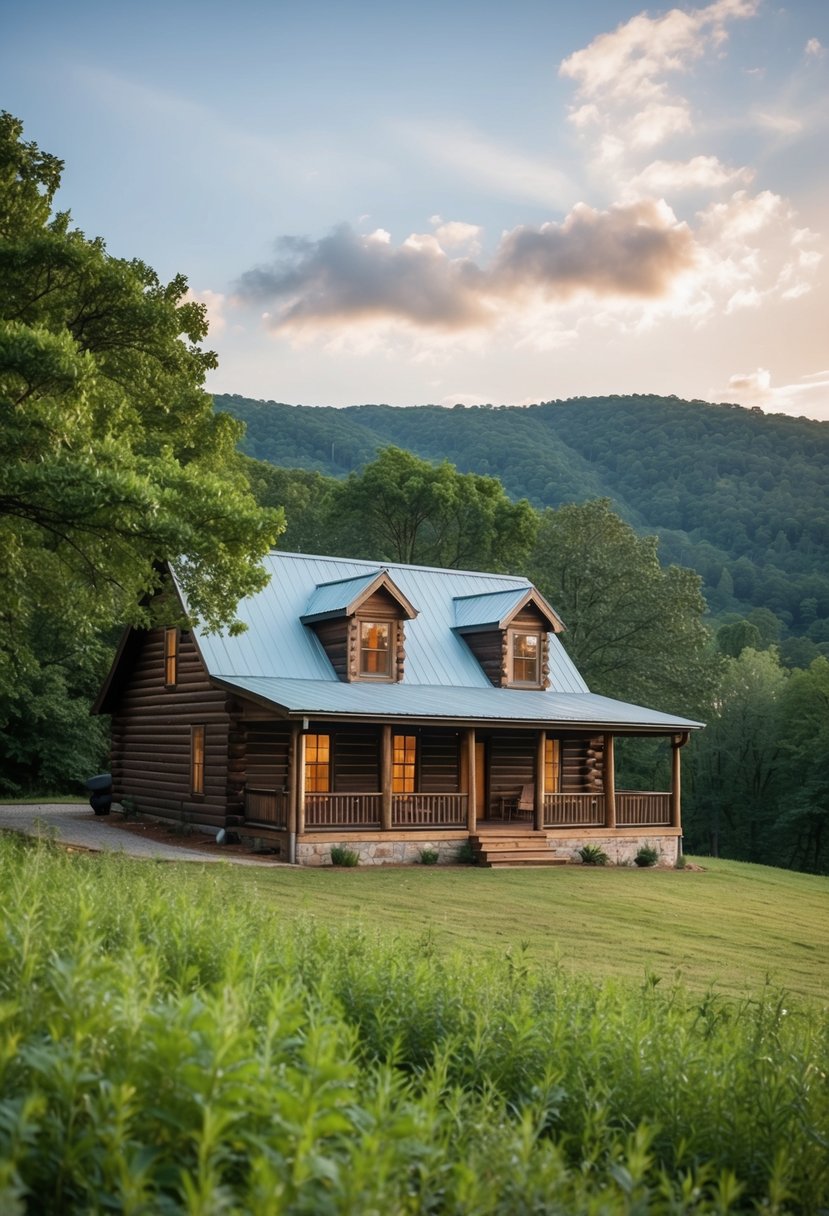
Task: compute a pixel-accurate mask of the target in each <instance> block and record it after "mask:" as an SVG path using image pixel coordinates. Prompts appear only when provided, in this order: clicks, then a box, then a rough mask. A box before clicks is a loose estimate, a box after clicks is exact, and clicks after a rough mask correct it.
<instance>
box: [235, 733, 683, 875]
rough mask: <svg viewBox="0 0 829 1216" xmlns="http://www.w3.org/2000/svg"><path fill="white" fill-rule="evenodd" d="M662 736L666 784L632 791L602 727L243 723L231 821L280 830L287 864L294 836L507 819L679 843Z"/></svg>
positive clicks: (367, 835)
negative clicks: (619, 776) (644, 833)
mask: <svg viewBox="0 0 829 1216" xmlns="http://www.w3.org/2000/svg"><path fill="white" fill-rule="evenodd" d="M666 737H667V738H668V740H669V742H670V750H671V773H672V777H671V788H670V789H669V790H657V791H652V790H637V791H631V790H620V789H617V788H616V773H615V768H616V765H615V758H614V757H615V737H614V735H613V734H612V733H609V732H602V733H601V734H597V733H592V734H588V733H586V732H577V731H572V730H570V731H567V730H555V731H553V730H547V729H536V730H526V729H525V730H516V729H510V728H504V729H497V728H493V727H487V728H485V729H481V728H480V727H473V726H467V727H462V728H459V729H453V728H449V727H435V726H433V725H427V724H423V725H412V724H410V723H383V724H376V723H375V724H370V723H359V724H349V725H343V724H341V723H333V722H324V721H313V720H309V719H305V720H303V721H301V722H298V723H294V724H292V725H288V724H284V723H273V722H255V721H250V722H247V723H244V724H243V726H242V727H241V730H240V736H239V739H238V742H237V748H236V754H237V773H236V780H237V783H238V812H239V816H238V817H239V820H241V821H242V822H243V823H244V824H245V826H246V827H248V828H251V829H252V828H255V827H259V828H261V829H263V830H269V831H270V832H281V833H284V834H285V835H286V838H287V843H288V844H289V848H288V850H287V851H288V852H289V853H290V855H291V859H292V860H293V859H294V858H295V855H296V842H297V841H301V840H303V839H314V840H321V841H324V840H325V839H327V838H330V839H341V840H360V839H381V840H382V839H384V838H385V839H391V837H392V836H395V837H399V838H401V839H408V838H411V839H418V838H420V837H424V838H425V837H426V836H428V837H430V838H437V837H440V836H445V837H446V839H453V840H463V839H465V838H469V837H471V836H474V835H476V834H477V833H479V832H481V831H486V830H487V829H488V828H489V827H499V826H502V825H503V824H504V823H505V822H509V823H510V825H511V826H513V827H514V828H515V829H516V830H520V829H521V828H525V829H526V830H532V831H536V832H544V833H546V834H547V835H548V836H550V837H554V836H557V835H562V836H566V837H571V836H572V835H573V833H576V834H580V835H584V836H585V838H589V837H591V836H598V835H602V834H612V833H620V834H624V835H629V834H630V833H631V831H632V830H635V829H643V830H646V829H654V830H657V831H661V832H665V833H669V834H670V835H672V836H677V835H679V833H680V830H681V828H680V824H681V772H680V768H681V766H680V751H681V748H682V746H683V744H684V743H685V742H686V740H687V734H685V733H683V734H671V735H668V736H666ZM522 796H523V797H522Z"/></svg>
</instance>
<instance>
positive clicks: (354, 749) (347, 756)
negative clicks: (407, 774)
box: [320, 726, 380, 794]
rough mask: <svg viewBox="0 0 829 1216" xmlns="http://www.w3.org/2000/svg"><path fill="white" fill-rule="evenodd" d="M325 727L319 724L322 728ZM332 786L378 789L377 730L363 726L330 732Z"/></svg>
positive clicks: (341, 789) (367, 790) (352, 790)
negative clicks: (332, 769)
mask: <svg viewBox="0 0 829 1216" xmlns="http://www.w3.org/2000/svg"><path fill="white" fill-rule="evenodd" d="M323 730H324V727H320V731H323ZM331 745H332V746H331V751H332V758H333V763H334V772H333V778H334V779H333V783H332V786H331V788H332V790H334V791H336V792H337V793H342V794H370V793H376V792H378V791H379V789H380V730H379V728H378V727H371V726H363V727H355V728H354V729H353V730H348V729H346V730H336V731H334V732H332V740H331Z"/></svg>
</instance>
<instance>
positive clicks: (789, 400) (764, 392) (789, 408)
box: [712, 367, 829, 420]
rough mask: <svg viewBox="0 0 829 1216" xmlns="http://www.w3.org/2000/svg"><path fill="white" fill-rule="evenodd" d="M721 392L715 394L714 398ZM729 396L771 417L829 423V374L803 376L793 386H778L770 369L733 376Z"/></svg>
mask: <svg viewBox="0 0 829 1216" xmlns="http://www.w3.org/2000/svg"><path fill="white" fill-rule="evenodd" d="M719 392H720V390H715V392H714V393H712V397H713V396H717V395H719ZM726 393H727V395H728V397H727V399H728V400H729V401H736V402H737V403H738V404H739V405H745V406H748V407H749V408H751V407H754V408H759V409H762V410H764V411H765V412H766V413H767V414H773V413H782V414H792V415H794V416H795V417H799V416H800V415H803V416H805V417H810V418H818V419H824V420H829V370H826V371H820V372H812V373H810V374H809V375H806V376H801V377H800V379H799V380H796V381H795V382H794V383H793V384H781V385H774V384H772V377H771V372H770V371H769V370H768V368H765V367H758V368H757V369H756V370H755V371H753V372H737V373H736V374H735V375H733V376H731V377H730V379H729V381H728V387H727V389H726Z"/></svg>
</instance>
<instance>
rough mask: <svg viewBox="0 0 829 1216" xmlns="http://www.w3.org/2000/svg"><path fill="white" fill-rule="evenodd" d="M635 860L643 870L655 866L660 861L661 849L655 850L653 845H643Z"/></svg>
mask: <svg viewBox="0 0 829 1216" xmlns="http://www.w3.org/2000/svg"><path fill="white" fill-rule="evenodd" d="M633 860H634V862H635V864H636V865H637V866H640V867H641V868H644V867H645V866H655V865H656V863H657V862H658V861H659V849H655V848H654V847H653V845H652V844H643V845H642V847H641V849H640V850H639V852H638V853H637V854H636V856H635V857H634V859H633Z"/></svg>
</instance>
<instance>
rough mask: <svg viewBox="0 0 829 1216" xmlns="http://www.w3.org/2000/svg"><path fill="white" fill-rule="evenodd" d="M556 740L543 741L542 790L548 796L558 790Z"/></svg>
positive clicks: (558, 762) (557, 750)
mask: <svg viewBox="0 0 829 1216" xmlns="http://www.w3.org/2000/svg"><path fill="white" fill-rule="evenodd" d="M559 757H560V753H559V746H558V739H545V740H544V789H545V790H546V792H547V793H548V794H555V793H556V792H557V790H558V774H559V765H560V758H559Z"/></svg>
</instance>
